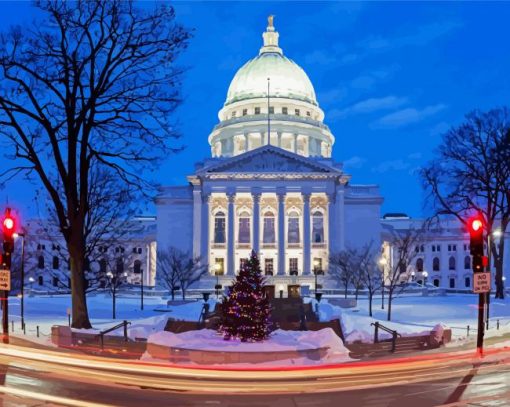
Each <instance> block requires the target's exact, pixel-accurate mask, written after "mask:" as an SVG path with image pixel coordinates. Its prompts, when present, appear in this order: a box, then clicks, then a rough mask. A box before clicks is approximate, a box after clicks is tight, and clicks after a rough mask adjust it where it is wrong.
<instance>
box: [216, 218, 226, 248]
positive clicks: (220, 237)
mask: <svg viewBox="0 0 510 407" xmlns="http://www.w3.org/2000/svg"><path fill="white" fill-rule="evenodd" d="M214 243H225V213H223V212H218V213H217V214H216V216H215V217H214Z"/></svg>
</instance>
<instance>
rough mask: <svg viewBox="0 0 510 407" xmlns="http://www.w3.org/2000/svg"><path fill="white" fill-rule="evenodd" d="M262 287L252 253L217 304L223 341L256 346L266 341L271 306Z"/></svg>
mask: <svg viewBox="0 0 510 407" xmlns="http://www.w3.org/2000/svg"><path fill="white" fill-rule="evenodd" d="M263 286H264V277H263V276H262V274H261V270H260V262H259V259H258V257H257V255H256V253H255V252H254V251H252V253H251V257H250V259H249V260H248V261H247V262H246V263H245V264H244V265H243V266H242V267H241V270H240V272H239V275H238V276H237V277H236V280H235V282H234V284H233V285H232V287H231V288H230V289H229V292H228V296H227V297H226V298H224V299H223V303H222V304H221V310H222V319H221V322H220V325H219V332H220V333H222V334H223V336H224V339H225V340H229V339H231V338H239V339H241V341H242V342H257V341H263V340H264V339H267V338H268V337H269V333H270V332H271V321H270V314H271V305H270V304H269V300H268V299H267V298H266V296H265V295H264V291H263Z"/></svg>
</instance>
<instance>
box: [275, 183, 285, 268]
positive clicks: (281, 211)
mask: <svg viewBox="0 0 510 407" xmlns="http://www.w3.org/2000/svg"><path fill="white" fill-rule="evenodd" d="M276 194H277V197H278V275H279V276H283V275H285V192H283V191H278V192H277V193H276Z"/></svg>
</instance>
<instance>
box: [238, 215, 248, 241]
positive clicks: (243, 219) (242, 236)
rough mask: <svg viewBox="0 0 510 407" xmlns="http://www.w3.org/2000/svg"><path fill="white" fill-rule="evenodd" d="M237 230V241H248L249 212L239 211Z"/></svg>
mask: <svg viewBox="0 0 510 407" xmlns="http://www.w3.org/2000/svg"><path fill="white" fill-rule="evenodd" d="M238 222H239V230H238V236H237V241H238V242H239V243H250V214H249V213H248V212H246V211H245V212H241V214H240V215H239V220H238Z"/></svg>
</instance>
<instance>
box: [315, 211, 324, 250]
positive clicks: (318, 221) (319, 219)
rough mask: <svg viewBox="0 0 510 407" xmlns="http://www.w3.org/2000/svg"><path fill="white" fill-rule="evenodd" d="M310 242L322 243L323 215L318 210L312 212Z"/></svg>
mask: <svg viewBox="0 0 510 407" xmlns="http://www.w3.org/2000/svg"><path fill="white" fill-rule="evenodd" d="M312 242H313V243H324V215H323V214H322V212H320V211H315V212H314V213H313V214H312Z"/></svg>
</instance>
